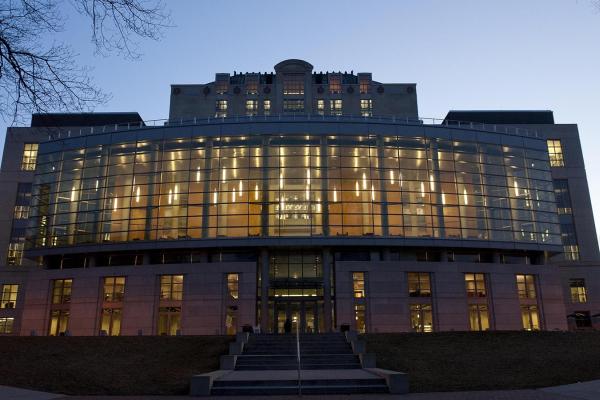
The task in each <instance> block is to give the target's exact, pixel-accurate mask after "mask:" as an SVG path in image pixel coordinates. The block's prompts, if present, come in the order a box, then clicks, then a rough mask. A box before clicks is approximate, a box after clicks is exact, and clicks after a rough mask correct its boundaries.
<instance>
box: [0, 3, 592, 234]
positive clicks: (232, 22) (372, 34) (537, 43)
mask: <svg viewBox="0 0 600 400" xmlns="http://www.w3.org/2000/svg"><path fill="white" fill-rule="evenodd" d="M592 3H593V2H592V1H591V0H578V1H576V0H543V1H542V0H537V1H522V0H504V1H495V2H492V1H459V0H455V1H442V0H438V1H433V0H419V1H416V0H415V1H407V0H403V1H399V0H394V1H372V2H365V1H351V0H344V1H323V0H321V1H308V0H303V1H297V2H291V1H281V0H279V1H255V2H249V1H225V0H223V1H211V2H208V1H192V0H187V1H183V0H180V1H167V6H169V7H170V9H171V12H172V22H173V24H174V25H175V26H174V27H173V28H170V29H167V30H166V31H165V33H164V38H163V39H162V40H160V41H158V42H152V41H146V42H142V43H141V47H140V51H141V52H142V53H143V57H142V58H141V59H140V60H137V61H129V60H125V59H123V58H121V57H118V56H116V55H113V56H110V57H101V56H96V55H94V49H93V47H92V45H91V42H90V27H89V24H88V23H87V21H86V20H84V19H83V18H81V17H80V16H79V15H77V14H75V13H73V12H71V11H70V9H66V11H65V15H66V16H67V17H68V20H67V21H66V22H65V31H64V32H63V33H61V34H60V35H58V37H57V38H56V39H57V40H58V41H64V42H66V43H69V44H70V45H72V46H73V47H74V49H75V51H76V52H77V53H79V58H78V59H77V60H76V62H78V63H79V64H81V65H87V66H91V67H93V71H92V76H93V77H94V79H95V81H96V83H97V85H98V86H100V87H101V88H103V89H104V90H105V91H106V92H109V93H110V94H111V95H112V99H111V100H110V101H109V102H108V103H107V104H106V105H104V106H102V107H99V108H97V109H96V111H138V112H139V113H140V114H141V116H142V118H144V119H161V118H166V117H167V116H168V111H169V85H171V84H174V83H205V82H209V81H212V80H213V79H214V74H215V72H230V73H233V71H234V70H235V71H238V72H239V71H241V72H259V71H261V72H270V71H272V70H273V66H274V65H275V64H276V63H278V62H279V61H282V60H284V59H288V58H300V59H303V60H306V61H308V62H310V63H311V64H313V65H314V67H315V70H317V71H326V70H329V71H331V70H335V71H338V70H339V71H350V70H353V71H355V72H372V73H373V79H374V80H377V81H380V82H384V83H396V82H398V83H408V82H410V83H416V84H417V94H418V99H419V114H420V115H421V116H422V117H436V118H443V117H444V116H445V115H446V113H447V112H448V110H450V109H468V110H472V109H493V110H503V109H515V110H526V109H543V110H553V111H554V117H555V120H556V122H557V123H577V124H579V131H580V134H581V141H582V145H583V151H584V156H585V159H586V163H587V173H588V181H589V184H590V189H591V195H592V201H593V204H594V209H595V214H596V221H597V222H598V221H600V164H599V163H596V157H598V154H597V153H596V151H598V149H599V148H600V146H599V145H600V136H599V134H598V122H594V121H595V119H596V117H597V116H596V114H597V113H599V112H600V109H599V106H600V11H599V10H598V8H595V7H594V6H593V4H592ZM64 4H65V7H67V6H66V5H67V4H68V2H64ZM5 128H6V122H2V121H0V129H2V131H5ZM3 141H4V137H3V135H2V137H1V138H0V145H2V146H3ZM597 225H598V224H597Z"/></svg>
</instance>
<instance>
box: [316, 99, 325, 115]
mask: <svg viewBox="0 0 600 400" xmlns="http://www.w3.org/2000/svg"><path fill="white" fill-rule="evenodd" d="M317 115H325V100H323V99H317Z"/></svg>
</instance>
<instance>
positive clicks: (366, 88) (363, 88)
mask: <svg viewBox="0 0 600 400" xmlns="http://www.w3.org/2000/svg"><path fill="white" fill-rule="evenodd" d="M358 85H359V88H360V94H366V93H369V92H370V91H371V74H368V75H366V74H365V75H362V74H359V77H358Z"/></svg>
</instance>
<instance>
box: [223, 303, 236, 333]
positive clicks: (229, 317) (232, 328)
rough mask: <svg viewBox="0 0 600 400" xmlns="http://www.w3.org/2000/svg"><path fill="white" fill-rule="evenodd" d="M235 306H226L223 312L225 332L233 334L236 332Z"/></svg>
mask: <svg viewBox="0 0 600 400" xmlns="http://www.w3.org/2000/svg"><path fill="white" fill-rule="evenodd" d="M237 310H238V308H237V306H229V307H227V311H226V314H225V333H226V334H228V335H235V334H236V332H237Z"/></svg>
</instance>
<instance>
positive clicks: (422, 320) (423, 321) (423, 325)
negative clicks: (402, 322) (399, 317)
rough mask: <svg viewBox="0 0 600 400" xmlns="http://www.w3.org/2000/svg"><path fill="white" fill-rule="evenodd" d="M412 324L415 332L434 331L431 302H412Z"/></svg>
mask: <svg viewBox="0 0 600 400" xmlns="http://www.w3.org/2000/svg"><path fill="white" fill-rule="evenodd" d="M410 325H411V328H412V330H413V331H415V332H433V313H432V310H431V304H411V305H410Z"/></svg>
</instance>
